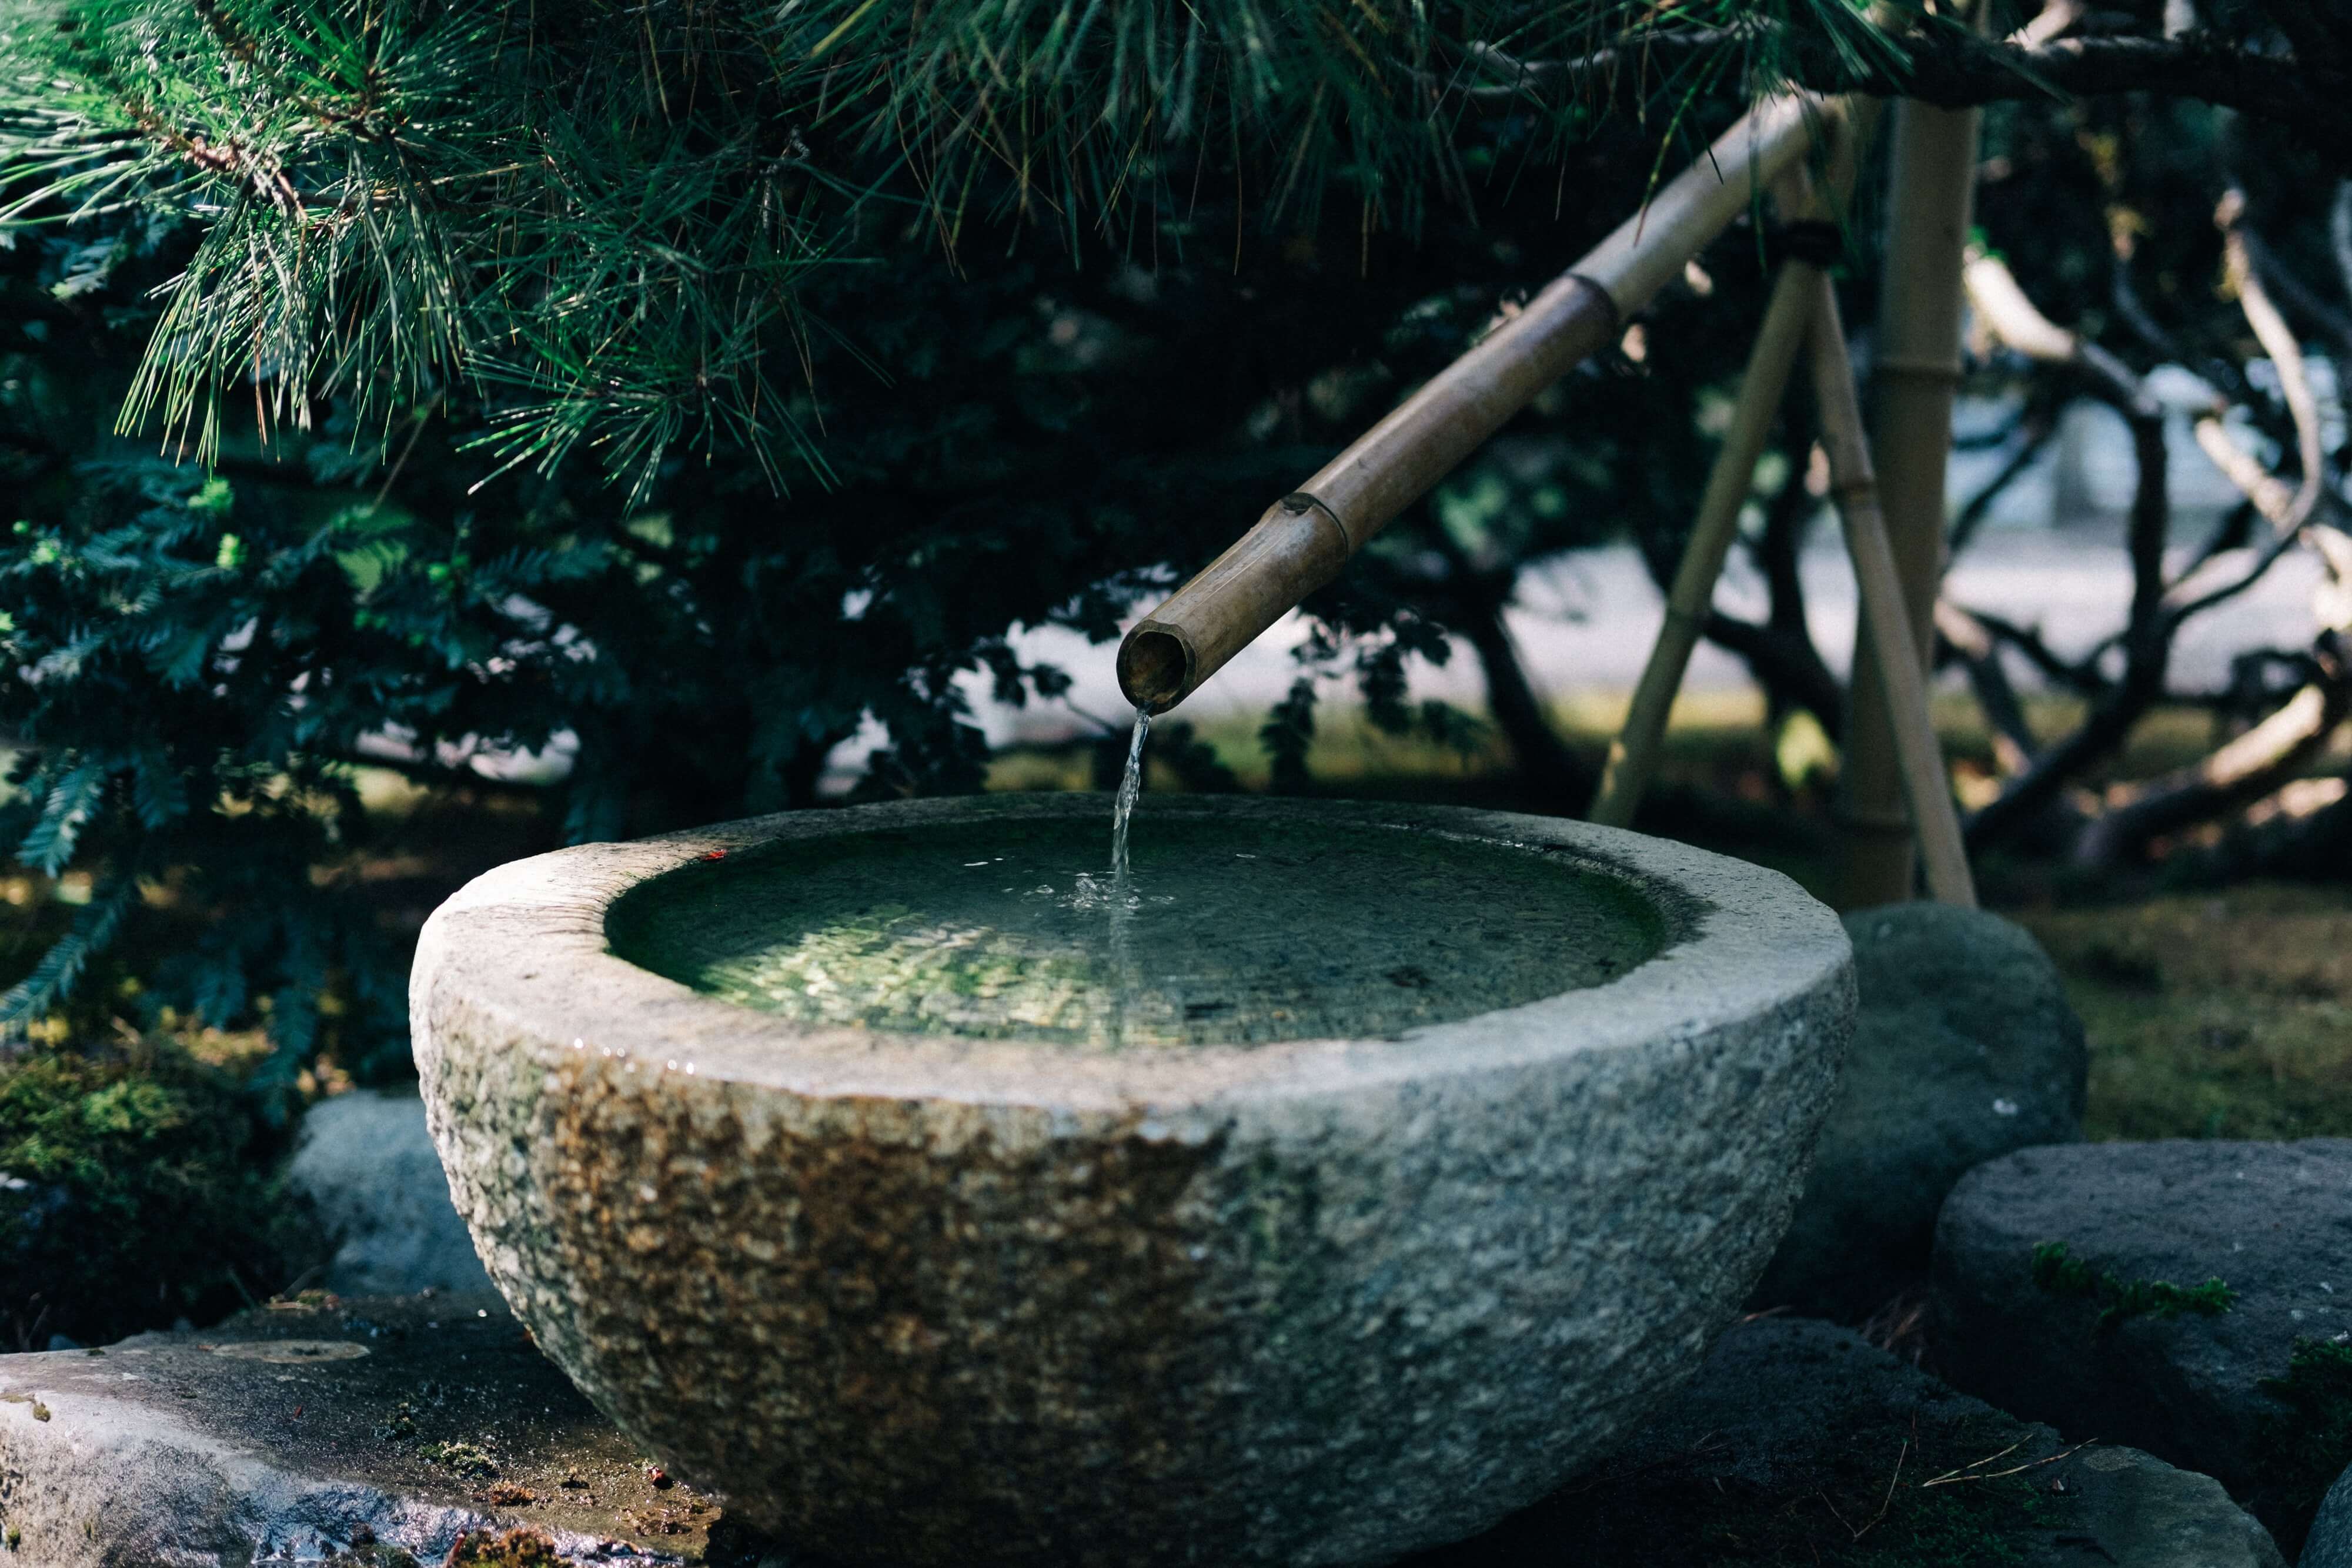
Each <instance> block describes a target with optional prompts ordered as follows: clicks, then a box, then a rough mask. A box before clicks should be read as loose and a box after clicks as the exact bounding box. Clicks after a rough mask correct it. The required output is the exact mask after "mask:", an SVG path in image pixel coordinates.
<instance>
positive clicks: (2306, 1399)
mask: <svg viewBox="0 0 2352 1568" xmlns="http://www.w3.org/2000/svg"><path fill="white" fill-rule="evenodd" d="M2263 1393H2265V1394H2267V1395H2269V1396H2271V1397H2272V1398H2273V1399H2275V1400H2277V1401H2278V1402H2279V1403H2280V1404H2281V1405H2282V1406H2284V1407H2285V1408H2284V1410H2283V1411H2282V1412H2279V1413H2277V1414H2273V1415H2268V1416H2263V1418H2262V1420H2261V1423H2260V1424H2259V1426H2258V1427H2257V1429H2256V1436H2255V1470H2256V1473H2257V1474H2258V1475H2260V1477H2261V1478H2262V1479H2261V1481H2260V1482H2259V1484H2258V1488H2257V1490H2256V1494H2255V1495H2254V1496H2253V1497H2252V1498H2251V1499H2249V1500H2248V1505H2249V1506H2250V1507H2252V1509H2253V1510H2254V1511H2255V1512H2256V1513H2257V1514H2259V1515H2261V1516H2262V1519H2263V1522H2264V1523H2266V1524H2268V1525H2269V1526H2270V1530H2271V1533H2272V1534H2273V1536H2275V1537H2277V1539H2278V1543H2279V1550H2280V1551H2282V1552H2286V1553H2287V1554H2288V1555H2289V1556H2292V1555H2293V1554H2294V1552H2297V1551H2299V1550H2300V1549H2301V1548H2302V1546H2303V1538H2304V1536H2305V1533H2307V1532H2308V1531H2310V1529H2311V1521H2312V1518H2313V1516H2314V1515H2315V1514H2316V1513H2317V1512H2318V1511H2319V1500H2320V1499H2322V1498H2323V1497H2326V1495H2327V1489H2328V1488H2329V1487H2331V1486H2333V1485H2334V1484H2335V1483H2336V1477H2338V1476H2340V1475H2342V1474H2343V1473H2344V1470H2345V1468H2346V1467H2347V1466H2352V1344H2338V1343H2336V1342H2335V1341H2333V1340H2311V1339H2300V1340H2297V1341H2295V1343H2294V1351H2293V1352H2292V1353H2290V1354H2289V1356H2288V1360H2287V1370H2286V1375H2284V1376H2283V1377H2266V1378H2264V1379H2263Z"/></svg>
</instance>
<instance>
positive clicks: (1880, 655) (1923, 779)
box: [1806, 267, 1977, 909]
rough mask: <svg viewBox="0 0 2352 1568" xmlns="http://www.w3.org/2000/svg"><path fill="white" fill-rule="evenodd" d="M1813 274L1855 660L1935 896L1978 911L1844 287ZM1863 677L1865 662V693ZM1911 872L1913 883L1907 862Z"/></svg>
mask: <svg viewBox="0 0 2352 1568" xmlns="http://www.w3.org/2000/svg"><path fill="white" fill-rule="evenodd" d="M1806 270H1807V271H1808V272H1810V273H1811V278H1810V279H1809V280H1808V281H1809V282H1810V283H1811V286H1812V291H1813V304H1812V308H1811V311H1810V312H1808V319H1809V322H1810V325H1811V341H1810V344H1809V350H1810V354H1811V360H1812V372H1813V395H1814V398H1815V399H1816V400H1817V402H1819V404H1820V408H1821V423H1822V450H1823V451H1824V452H1825V453H1826V454H1827V455H1828V457H1829V467H1830V494H1831V496H1832V497H1833V498H1834V499H1835V500H1836V502H1837V509H1838V518H1839V520H1840V522H1842V523H1843V525H1844V528H1845V545H1846V553H1847V554H1848V555H1850V556H1851V557H1852V558H1853V576H1854V583H1855V587H1856V589H1857V590H1858V591H1859V597H1860V599H1861V601H1862V624H1863V626H1864V628H1866V629H1867V630H1868V632H1869V633H1870V635H1869V636H1868V637H1867V638H1866V639H1864V638H1860V637H1857V639H1856V642H1857V652H1856V658H1857V660H1859V658H1860V657H1861V653H1860V649H1861V647H1862V646H1864V645H1866V646H1867V647H1868V649H1869V651H1870V653H1871V656H1872V657H1873V658H1874V659H1875V661H1876V670H1877V674H1878V683H1877V685H1878V689H1879V691H1880V693H1881V694H1882V700H1883V702H1884V705H1885V706H1884V707H1883V708H1882V709H1881V717H1882V718H1884V719H1885V724H1886V728H1887V732H1888V735H1889V738H1890V739H1891V741H1892V742H1893V744H1892V746H1891V747H1890V749H1891V750H1892V752H1893V753H1894V756H1895V763H1896V768H1895V782H1896V785H1897V788H1898V789H1900V790H1901V791H1902V796H1903V801H1904V803H1905V804H1906V805H1907V806H1908V807H1909V814H1908V821H1910V822H1911V823H1914V824H1916V827H1917V831H1918V837H1919V848H1920V852H1921V858H1922V860H1924V861H1925V862H1926V865H1927V888H1928V891H1929V892H1930V893H1931V894H1933V895H1934V896H1935V897H1936V898H1937V900H1938V901H1940V902H1942V903H1945V904H1958V905H1960V906H1961V907H1962V908H1964V909H1973V908H1975V907H1976V903H1977V894H1976V883H1975V879H1974V878H1973V877H1971V876H1970V875H1969V857H1968V852H1967V850H1966V849H1965V848H1964V847H1963V845H1962V843H1961V841H1960V819H1959V813H1958V810H1955V809H1954V807H1953V805H1952V789H1951V782H1950V780H1949V779H1948V778H1947V777H1946V776H1945V772H1944V754H1943V749H1942V747H1939V746H1938V745H1937V741H1936V729H1935V726H1934V724H1933V723H1932V722H1931V721H1930V719H1929V717H1928V712H1927V671H1926V669H1925V667H1924V665H1923V664H1921V663H1920V662H1919V661H1917V660H1916V659H1915V658H1914V656H1913V650H1914V649H1916V647H1917V646H1918V642H1917V638H1916V632H1915V630H1914V627H1913V625H1912V622H1911V612H1910V607H1909V605H1908V604H1907V603H1906V597H1905V591H1904V589H1905V585H1904V583H1903V581H1902V579H1901V576H1900V570H1899V568H1898V566H1897V564H1896V560H1895V549H1894V546H1893V544H1892V543H1891V541H1890V540H1889V539H1888V538H1887V530H1886V519H1885V515H1884V514H1883V512H1882V511H1881V509H1880V505H1879V499H1878V487H1877V484H1876V481H1875V479H1874V477H1873V476H1872V473H1871V461H1870V443H1869V441H1868V439H1867V438H1866V437H1865V436H1864V434H1863V428H1862V403H1861V402H1860V400H1859V399H1858V398H1857V397H1856V396H1855V395H1854V390H1853V363H1852V361H1849V360H1848V359H1847V357H1846V343H1845V330H1844V328H1843V325H1842V324H1841V323H1840V321H1839V319H1838V303H1837V290H1836V289H1835V288H1834V287H1832V285H1831V283H1830V279H1829V277H1828V275H1827V274H1826V273H1822V272H1819V271H1815V270H1813V269H1812V268H1810V267H1809V268H1807V269H1806ZM1861 678H1862V667H1861V665H1860V664H1859V663H1857V664H1856V665H1855V668H1854V684H1855V685H1856V686H1859V685H1860V684H1861ZM1857 711H1859V710H1857ZM1907 836H1908V835H1907V834H1906V837H1907ZM1905 874H1906V878H1907V876H1908V874H1909V866H1908V863H1907V862H1906V866H1905ZM1907 891H1908V889H1907V887H1906V893H1907Z"/></svg>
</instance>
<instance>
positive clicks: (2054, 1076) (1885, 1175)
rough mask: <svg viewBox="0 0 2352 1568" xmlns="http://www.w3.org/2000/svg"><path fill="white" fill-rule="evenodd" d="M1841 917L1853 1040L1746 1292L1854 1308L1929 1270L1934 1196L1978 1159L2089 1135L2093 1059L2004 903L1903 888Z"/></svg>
mask: <svg viewBox="0 0 2352 1568" xmlns="http://www.w3.org/2000/svg"><path fill="white" fill-rule="evenodd" d="M1845 928H1846V935H1848V936H1851V937H1852V938H1853V961H1854V980H1855V984H1856V987H1857V988H1858V989H1859V992H1860V996H1861V1006H1860V1008H1859V1009H1858V1010H1857V1012H1856V1014H1855V1018H1854V1031H1853V1046H1852V1048H1851V1049H1849V1050H1848V1051H1847V1052H1846V1062H1845V1071H1844V1074H1843V1077H1842V1078H1841V1080H1840V1082H1839V1087H1838V1099H1837V1103H1836V1105H1835V1106H1834V1107H1833V1108H1832V1110H1831V1112H1830V1119H1829V1124H1828V1125H1827V1126H1826V1127H1824V1128H1823V1129H1822V1141H1821V1147H1820V1149H1819V1151H1818V1152H1817V1153H1816V1154H1815V1155H1814V1156H1813V1172H1812V1176H1811V1177H1810V1178H1809V1179H1808V1180H1807V1182H1806V1184H1805V1196H1804V1197H1803V1198H1802V1199H1801V1201H1800V1202H1799V1203H1798V1205H1797V1216H1796V1218H1795V1219H1794V1220H1793V1221H1792V1222H1791V1223H1790V1227H1789V1234H1788V1235H1787V1236H1786V1237H1784V1238H1783V1239H1781V1242H1780V1251H1779V1252H1777V1253H1775V1254H1774V1255H1773V1258H1772V1262H1771V1266H1770V1267H1769V1268H1768V1269H1767V1270H1765V1273H1764V1279H1763V1281H1762V1282H1761V1283H1760V1284H1759V1286H1758V1287H1757V1290H1756V1294H1755V1297H1754V1298H1753V1304H1754V1305H1757V1306H1759V1307H1766V1306H1783V1305H1785V1306H1790V1307H1793V1308H1794V1309H1795V1310H1796V1311H1798V1312H1806V1313H1811V1314H1812V1315H1815V1316H1819V1317H1827V1318H1835V1319H1838V1320H1840V1321H1843V1322H1855V1321H1858V1320H1860V1319H1862V1318H1863V1317H1864V1316H1867V1315H1868V1314H1869V1313H1870V1312H1871V1311H1872V1310H1873V1309H1874V1308H1876V1307H1878V1306H1880V1305H1881V1304H1882V1303H1884V1302H1885V1301H1886V1300H1887V1299H1888V1298H1889V1297H1890V1296H1892V1295H1893V1294H1894V1293H1895V1292H1896V1291H1900V1290H1902V1289H1903V1288H1904V1287H1906V1285H1914V1284H1916V1283H1917V1282H1918V1281H1921V1280H1922V1279H1924V1278H1925V1276H1926V1274H1927V1260H1928V1256H1929V1254H1930V1252H1931V1251H1932V1249H1933V1247H1934V1241H1935V1230H1936V1213H1937V1210H1938V1209H1939V1208H1941V1207H1943V1203H1944V1197H1945V1195H1946V1194H1947V1193H1948V1192H1950V1191H1951V1190H1952V1184H1953V1183H1955V1182H1957V1181H1958V1180H1959V1179H1960V1177H1961V1176H1963V1175H1965V1174H1966V1173H1967V1172H1968V1171H1969V1169H1970V1168H1971V1167H1973V1166H1979V1165H1982V1164H1983V1163H1984V1162H1985V1161H1987V1160H1989V1159H1992V1158H1995V1157H1996V1156H1998V1155H2005V1154H2008V1153H2009V1152H2010V1151H2011V1150H2012V1149H2021V1148H2027V1147H2030V1146H2032V1145H2038V1144H2069V1143H2078V1142H2080V1141H2081V1140H2082V1136H2083V1101H2084V1084H2085V1081H2086V1078H2087V1075H2088V1072H2089V1067H2090V1059H2089V1055H2088V1053H2087V1051H2085V1049H2084V1043H2083V1024H2082V1020H2081V1019H2078V1018H2076V1017H2075V1016H2074V1009H2073V1008H2072V1007H2070V1006H2069V1005H2068V1004H2067V1001H2066V995H2065V991H2064V989H2063V987H2062V986H2061V984H2060V981H2059V978H2058V971H2057V968H2056V967H2055V966H2053V964H2052V963H2051V962H2050V959H2049V957H2048V956H2047V955H2045V954H2044V953H2043V952H2042V948H2041V946H2040V945H2039V944H2037V943H2036V942H2035V941H2034V940H2033V938H2032V936H2028V935H2027V934H2026V933H2025V932H2024V931H2023V930H2021V928H2019V927H2018V926H2016V925H2011V923H2010V922H2008V921H2006V920H2003V919H2001V918H2000V916H1998V915H1986V914H1984V913H1982V912H1981V911H1978V910H1973V909H1956V908H1953V907H1952V906H1950V905H1948V904H1924V903H1923V904H1895V905H1891V906H1889V907H1887V908H1884V909H1865V910H1860V911H1857V912H1855V913H1853V914H1851V915H1847V916H1846V917H1845Z"/></svg>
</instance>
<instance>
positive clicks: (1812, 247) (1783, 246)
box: [1764, 219, 1845, 272]
mask: <svg viewBox="0 0 2352 1568" xmlns="http://www.w3.org/2000/svg"><path fill="white" fill-rule="evenodd" d="M1764 254H1765V255H1766V256H1768V257H1769V258H1770V260H1771V261H1772V262H1773V263H1774V264H1776V265H1777V264H1779V263H1780V262H1783V261H1801V262H1803V263H1804V264H1805V265H1806V266H1808V267H1820V268H1821V269H1822V271H1824V272H1826V271H1828V270H1829V269H1830V268H1831V267H1835V266H1836V265H1837V264H1838V263H1839V261H1841V260H1842V259H1843V257H1844V256H1845V231H1843V229H1841V228H1839V227H1838V226H1837V225H1835V224H1832V223H1823V222H1822V221H1821V220H1819V219H1808V220H1806V221H1803V222H1801V223H1793V224H1775V225H1772V226H1771V227H1770V228H1769V229H1767V230H1766V231H1765V234H1764Z"/></svg>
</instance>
